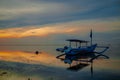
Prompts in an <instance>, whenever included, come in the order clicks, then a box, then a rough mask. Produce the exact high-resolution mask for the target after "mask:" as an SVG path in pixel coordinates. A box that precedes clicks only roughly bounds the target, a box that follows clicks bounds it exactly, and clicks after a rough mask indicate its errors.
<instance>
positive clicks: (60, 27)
mask: <svg viewBox="0 0 120 80" xmlns="http://www.w3.org/2000/svg"><path fill="white" fill-rule="evenodd" d="M119 26H120V23H119V21H111V22H107V21H99V20H98V21H97V20H96V21H90V20H88V21H74V22H67V23H60V24H50V25H43V26H39V25H37V26H26V27H21V28H20V27H15V28H14V27H12V28H5V29H0V38H22V37H31V36H37V37H47V36H49V35H54V34H74V33H76V34H77V33H81V34H84V33H86V32H88V31H89V30H90V29H93V30H94V31H95V32H105V31H114V30H120V28H119Z"/></svg>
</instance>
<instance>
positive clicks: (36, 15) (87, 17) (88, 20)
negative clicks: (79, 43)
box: [0, 0, 120, 44]
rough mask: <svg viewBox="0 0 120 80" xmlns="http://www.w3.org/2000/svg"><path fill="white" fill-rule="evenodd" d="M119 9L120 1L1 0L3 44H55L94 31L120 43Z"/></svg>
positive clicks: (0, 26) (0, 21)
mask: <svg viewBox="0 0 120 80" xmlns="http://www.w3.org/2000/svg"><path fill="white" fill-rule="evenodd" d="M119 9H120V1H119V0H0V44H3V43H5V44H7V43H9V44H14V43H16V44H17V43H33V44H34V43H53V42H55V41H58V42H59V40H65V39H66V38H80V36H82V37H83V36H86V35H88V33H89V31H90V30H91V29H92V30H93V31H94V32H95V33H96V34H97V33H98V35H99V34H100V33H102V34H101V35H100V36H101V37H102V38H106V36H107V38H110V39H111V37H113V38H115V39H116V40H118V39H119V40H120V38H119V37H118V35H119V34H120V33H119V30H120V10H119ZM98 35H97V36H98ZM104 35H106V36H104ZM100 36H99V37H100ZM109 36H110V37H109ZM87 37H88V36H87Z"/></svg>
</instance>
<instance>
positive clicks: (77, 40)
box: [66, 39, 89, 43]
mask: <svg viewBox="0 0 120 80" xmlns="http://www.w3.org/2000/svg"><path fill="white" fill-rule="evenodd" d="M66 41H70V42H79V43H88V42H89V41H85V40H79V39H67V40H66Z"/></svg>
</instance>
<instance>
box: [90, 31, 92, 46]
mask: <svg viewBox="0 0 120 80" xmlns="http://www.w3.org/2000/svg"><path fill="white" fill-rule="evenodd" d="M90 38H91V46H92V29H91V31H90Z"/></svg>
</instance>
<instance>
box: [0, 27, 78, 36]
mask: <svg viewBox="0 0 120 80" xmlns="http://www.w3.org/2000/svg"><path fill="white" fill-rule="evenodd" d="M76 30H77V29H74V28H69V27H56V26H54V27H51V26H50V27H40V28H39V27H37V28H35V27H27V28H9V29H2V30H0V38H21V37H29V36H40V37H44V36H47V35H51V34H62V33H71V32H74V31H76Z"/></svg>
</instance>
